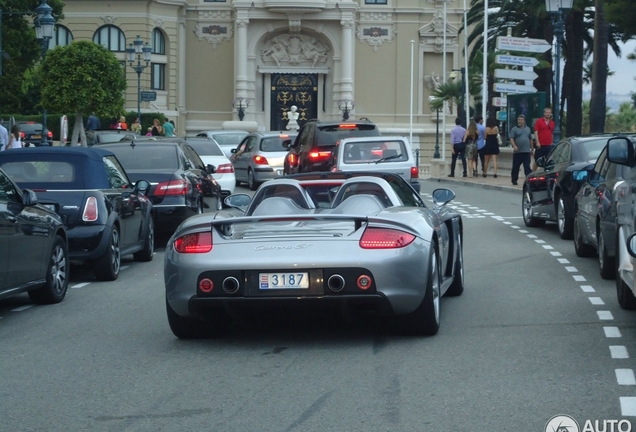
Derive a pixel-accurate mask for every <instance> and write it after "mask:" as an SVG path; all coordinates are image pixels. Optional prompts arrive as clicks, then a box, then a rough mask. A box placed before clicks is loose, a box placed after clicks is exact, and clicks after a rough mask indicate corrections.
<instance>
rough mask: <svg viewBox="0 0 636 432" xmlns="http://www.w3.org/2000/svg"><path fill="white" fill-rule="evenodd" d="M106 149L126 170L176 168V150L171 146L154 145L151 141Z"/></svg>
mask: <svg viewBox="0 0 636 432" xmlns="http://www.w3.org/2000/svg"><path fill="white" fill-rule="evenodd" d="M108 150H110V151H112V152H113V153H115V155H116V156H117V159H119V161H120V162H121V164H122V165H123V167H124V169H125V170H126V171H130V170H148V169H151V170H152V169H174V170H176V169H178V168H179V163H178V162H177V151H176V148H175V147H173V146H155V145H154V144H153V143H147V144H137V145H135V146H134V147H131V146H129V145H126V146H122V147H119V146H118V147H113V148H109V149H108Z"/></svg>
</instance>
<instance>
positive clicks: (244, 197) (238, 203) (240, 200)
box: [223, 194, 252, 209]
mask: <svg viewBox="0 0 636 432" xmlns="http://www.w3.org/2000/svg"><path fill="white" fill-rule="evenodd" d="M251 202H252V197H251V196H249V195H248V194H234V195H230V196H228V197H226V198H225V199H224V200H223V203H224V204H225V205H226V206H228V207H232V208H238V209H243V208H245V207H247V206H249V205H250V203H251Z"/></svg>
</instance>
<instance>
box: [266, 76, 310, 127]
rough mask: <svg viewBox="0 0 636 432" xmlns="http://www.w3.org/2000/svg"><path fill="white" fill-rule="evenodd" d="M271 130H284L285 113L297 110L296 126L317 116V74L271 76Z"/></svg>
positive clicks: (285, 123)
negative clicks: (293, 108) (293, 109)
mask: <svg viewBox="0 0 636 432" xmlns="http://www.w3.org/2000/svg"><path fill="white" fill-rule="evenodd" d="M271 101H272V104H271V113H272V115H271V121H270V129H271V130H286V128H285V127H286V126H287V112H288V111H289V110H290V108H291V107H292V105H296V107H297V108H298V114H299V117H298V126H299V127H302V125H304V124H305V122H306V121H307V120H309V119H313V118H316V117H317V115H318V75H317V74H272V94H271Z"/></svg>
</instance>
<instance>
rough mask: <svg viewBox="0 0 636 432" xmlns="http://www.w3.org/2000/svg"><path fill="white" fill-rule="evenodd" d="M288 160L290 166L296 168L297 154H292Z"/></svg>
mask: <svg viewBox="0 0 636 432" xmlns="http://www.w3.org/2000/svg"><path fill="white" fill-rule="evenodd" d="M287 160H288V161H289V165H290V166H296V154H295V153H290V154H289V156H287Z"/></svg>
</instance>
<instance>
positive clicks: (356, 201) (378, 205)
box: [331, 194, 385, 215]
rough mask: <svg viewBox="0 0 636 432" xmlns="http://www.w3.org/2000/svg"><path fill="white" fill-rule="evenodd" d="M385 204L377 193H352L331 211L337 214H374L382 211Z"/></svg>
mask: <svg viewBox="0 0 636 432" xmlns="http://www.w3.org/2000/svg"><path fill="white" fill-rule="evenodd" d="M384 208H385V206H384V205H383V204H382V202H381V201H380V200H379V199H378V198H377V197H376V196H375V195H367V194H360V195H351V196H350V197H348V198H347V199H345V200H344V201H343V202H341V203H340V204H339V205H338V206H337V207H336V208H334V209H333V211H332V212H331V213H335V214H364V215H367V214H373V213H377V212H379V211H382V210H383V209H384Z"/></svg>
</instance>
